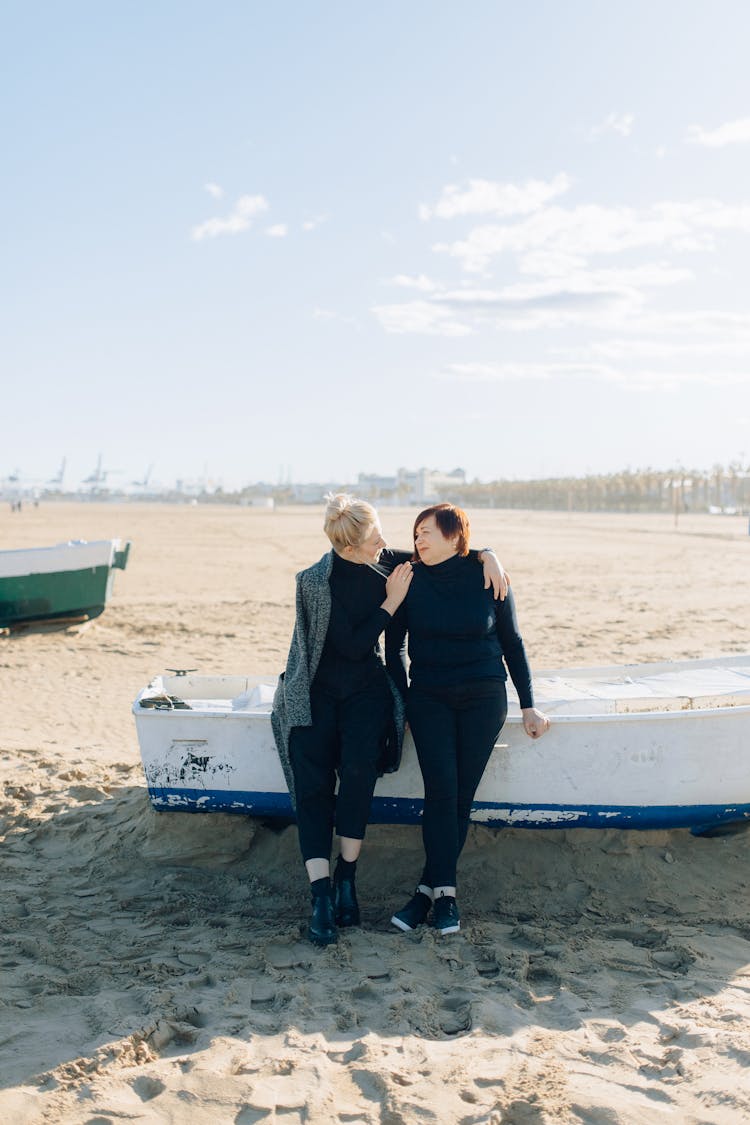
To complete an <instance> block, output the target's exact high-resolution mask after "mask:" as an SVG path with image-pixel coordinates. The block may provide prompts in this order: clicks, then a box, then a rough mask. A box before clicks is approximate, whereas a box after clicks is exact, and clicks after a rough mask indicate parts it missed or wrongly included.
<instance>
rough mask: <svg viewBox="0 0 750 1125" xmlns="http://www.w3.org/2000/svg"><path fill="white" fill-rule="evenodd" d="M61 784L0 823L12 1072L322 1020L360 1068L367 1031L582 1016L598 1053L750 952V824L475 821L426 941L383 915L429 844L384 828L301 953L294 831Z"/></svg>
mask: <svg viewBox="0 0 750 1125" xmlns="http://www.w3.org/2000/svg"><path fill="white" fill-rule="evenodd" d="M70 797H71V807H68V808H67V809H65V810H63V811H57V812H54V813H52V814H50V815H48V816H47V817H46V818H43V819H41V820H37V821H31V822H29V821H28V820H26V821H25V820H24V817H23V816H19V817H18V818H17V819H16V820H15V821H12V822H10V823H8V822H6V826H5V827H6V832H7V835H6V840H5V844H4V851H3V867H4V870H5V891H4V895H3V898H2V903H1V904H0V919H1V920H0V926H1V928H2V934H3V951H2V956H1V958H0V961H1V967H2V970H3V978H4V981H5V984H4V987H3V991H2V1003H3V1007H4V1011H3V1017H4V1018H3V1031H2V1033H1V1034H0V1046H1V1047H2V1062H1V1063H0V1084H1V1085H2V1086H3V1087H6V1088H7V1087H16V1086H28V1087H34V1088H35V1089H36V1091H38V1092H39V1093H44V1092H45V1091H50V1092H52V1091H54V1090H59V1089H62V1088H64V1087H70V1086H71V1085H78V1086H81V1085H85V1084H86V1083H87V1082H90V1081H92V1080H93V1079H94V1078H95V1077H96V1076H98V1075H102V1074H103V1073H111V1072H112V1071H113V1070H115V1069H117V1068H120V1071H121V1075H120V1076H121V1079H122V1080H127V1082H128V1083H129V1084H130V1085H131V1086H133V1088H135V1086H134V1084H135V1083H137V1082H140V1083H141V1086H143V1083H144V1082H145V1081H146V1079H145V1077H144V1076H143V1075H142V1076H141V1078H139V1073H141V1071H140V1070H139V1067H140V1065H141V1064H147V1063H149V1062H152V1061H153V1060H154V1059H163V1058H164V1057H165V1056H173V1057H175V1058H179V1059H180V1060H182V1063H183V1064H185V1065H187V1063H186V1060H187V1061H188V1062H189V1060H190V1059H191V1058H192V1057H196V1056H197V1055H198V1054H199V1053H200V1052H201V1051H202V1050H203V1049H205V1048H206V1047H207V1046H208V1044H209V1043H211V1042H212V1041H215V1040H216V1039H217V1037H223V1038H226V1039H228V1040H232V1041H235V1042H237V1043H240V1044H241V1043H243V1042H246V1041H248V1040H249V1039H251V1038H255V1037H258V1036H271V1035H277V1034H280V1033H284V1032H288V1033H289V1034H290V1035H309V1034H313V1033H314V1034H316V1035H318V1036H319V1038H320V1043H321V1045H322V1049H324V1050H325V1051H326V1053H328V1055H329V1057H331V1058H339V1057H340V1061H342V1062H345V1063H352V1062H356V1061H357V1059H358V1058H359V1057H360V1056H362V1054H363V1052H364V1053H365V1054H366V1050H365V1047H363V1046H362V1044H363V1043H364V1041H365V1038H366V1037H367V1035H368V1033H374V1034H375V1035H376V1036H378V1037H380V1038H381V1039H382V1038H386V1039H387V1038H388V1037H394V1036H396V1037H399V1036H401V1037H403V1036H408V1037H411V1038H412V1039H423V1040H455V1039H459V1038H461V1037H463V1036H465V1035H467V1034H469V1033H470V1032H472V1031H473V1032H477V1031H478V1032H481V1033H483V1034H485V1035H486V1036H489V1037H491V1038H492V1039H495V1038H496V1037H508V1036H512V1035H514V1034H516V1033H518V1032H519V1031H521V1030H523V1029H524V1028H531V1027H533V1028H536V1029H538V1030H540V1031H541V1032H543V1031H544V1029H549V1030H550V1031H554V1032H556V1033H559V1032H564V1031H567V1030H570V1029H573V1028H576V1027H579V1026H581V1025H582V1024H583V1023H586V1024H588V1025H590V1026H591V1027H592V1028H598V1029H599V1032H601V1034H600V1035H599V1038H598V1039H597V1044H598V1046H592V1061H593V1062H595V1057H594V1056H595V1054H596V1051H597V1050H602V1051H604V1050H607V1049H608V1047H607V1044H608V1042H609V1041H610V1040H609V1039H608V1036H610V1039H611V1040H612V1041H615V1040H617V1039H618V1037H619V1038H622V1036H623V1035H625V1034H627V1028H628V1026H629V1025H630V1024H633V1023H636V1022H641V1021H651V1022H656V1023H658V1024H659V1025H663V1027H665V1028H669V1027H670V1026H671V1022H670V1021H671V1020H672V1017H671V1016H670V1010H671V1009H674V1006H675V1004H680V1003H683V1004H688V1003H690V1002H692V1001H694V1000H696V999H697V998H708V997H711V996H712V995H715V994H717V993H718V992H720V991H721V990H723V989H725V988H726V987H727V986H728V985H729V984H730V983H731V981H732V979H733V977H734V976H735V974H736V973H737V972H738V971H740V970H741V969H743V968H744V967H745V966H746V965H747V964H748V962H749V961H750V926H748V923H747V920H746V911H745V899H744V894H745V891H744V888H745V885H746V884H745V880H746V869H747V867H746V865H747V857H748V850H749V849H748V845H749V843H750V838H749V837H748V836H747V835H742V836H736V837H724V838H721V839H715V840H702V839H695V838H693V837H691V836H690V835H689V834H688V833H687V832H685V831H675V832H669V833H667V832H649V833H636V832H630V833H628V832H616V831H599V832H597V831H592V830H589V831H587V830H573V831H561V832H551V831H548V832H533V831H527V830H506V831H505V832H503V833H500V834H496V833H493V832H491V831H489V830H486V829H483V828H476V827H475V828H472V830H471V833H470V837H469V841H468V842H467V847H466V849H465V852H464V855H463V857H462V861H461V889H460V902H461V907H462V915H463V920H462V925H463V929H462V931H461V933H460V934H457V935H453V936H451V937H448V938H440V937H438V936H436V935H435V934H434V933H433V932H432V931H431V930H430V929H429V928H427V927H422V928H421V929H420V930H418V931H416V932H415V933H413V934H402V933H400V932H397V931H395V929H393V927H392V926H391V925H390V923H389V919H390V915H391V913H392V912H393V910H394V909H395V908H397V907H398V906H400V905H401V904H402V902H403V900H404V899H405V898H406V897H408V896H409V895H410V894H411V891H412V888H413V885H414V882H415V876H416V874H417V873H418V872H419V870H420V867H421V841H420V835H419V831H418V830H417V829H413V828H389V827H385V826H376V827H373V828H372V829H371V830H370V833H369V835H368V841H367V844H366V847H365V851H364V853H363V859H362V860H361V861H360V872H359V891H360V899H361V903H362V908H363V926H362V928H361V929H357V930H350V931H345V932H343V933H342V935H341V937H340V940H339V943H338V944H337V945H335V946H331V947H329V948H327V949H316V948H313V947H312V946H310V945H309V944H308V943H307V942H306V941H305V940H304V923H305V921H306V917H307V912H308V895H307V890H306V886H305V883H304V879H303V872H302V868H301V862H300V860H299V857H298V853H297V841H296V832H295V829H294V827H288V828H286V829H283V830H279V829H275V828H272V827H270V826H266V825H262V824H260V823H259V822H256V821H252V820H250V819H249V818H246V817H232V816H228V815H225V814H210V815H196V814H189V813H155V812H154V811H153V810H152V809H151V807H150V805H149V804H148V800H147V795H146V791H145V789H143V788H140V787H124V788H121V789H119V790H116V791H115V792H113V793H112V794H110V795H109V796H105V795H104V794H101V793H98V792H97V791H96V790H94V789H92V790H90V791H87V790H86V788H85V786H84V787H82V786H79V787H77V790H76V791H75V792H72V791H71V795H70ZM73 802H75V804H74V805H73ZM719 939H721V940H719ZM618 1029H619V1030H618ZM358 1044H359V1045H358ZM358 1052H359V1054H358ZM660 1065H661V1064H657V1063H654V1064H653V1066H654V1067H655V1071H654V1077H655V1080H658V1079H659V1078H663V1076H664V1074H663V1073H661V1072H660V1071H659V1066H660ZM663 1065H664V1067H667V1066H669V1065H673V1064H672V1063H667V1062H665V1063H664V1064H663ZM128 1068H129V1069H128ZM126 1071H127V1074H128V1077H127V1079H126V1073H125V1072H126ZM363 1081H364V1079H363ZM149 1089H150V1087H149ZM143 1090H144V1091H145V1094H148V1090H146V1087H145V1086H144V1087H143ZM157 1092H158V1091H157ZM139 1096H140V1097H141V1099H142V1100H148V1098H147V1097H145V1095H144V1094H140V1095H139ZM148 1096H149V1097H150V1096H151V1095H148ZM511 1101H512V1099H510V1100H509V1101H507V1105H510V1104H511ZM524 1104H526V1103H525V1102H524ZM524 1112H525V1113H526V1114H527V1115H526V1116H524V1117H518V1120H519V1121H520V1120H523V1121H524V1122H529V1123H533V1122H534V1121H542V1120H543V1118H542V1117H541V1116H536V1117H535V1116H534V1115H533V1105H527V1109H526V1111H524ZM529 1113H531V1116H528V1114H529ZM254 1119H255V1118H253V1120H254ZM511 1119H515V1118H511V1117H509V1118H508V1120H511ZM243 1120H244V1119H243ZM247 1120H248V1121H249V1120H251V1118H249V1117H248V1118H247ZM505 1120H506V1118H505V1117H503V1121H505ZM545 1120H546V1119H545Z"/></svg>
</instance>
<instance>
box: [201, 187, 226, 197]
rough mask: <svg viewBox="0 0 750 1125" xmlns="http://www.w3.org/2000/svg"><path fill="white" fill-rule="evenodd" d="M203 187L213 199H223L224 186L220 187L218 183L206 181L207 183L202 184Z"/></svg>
mask: <svg viewBox="0 0 750 1125" xmlns="http://www.w3.org/2000/svg"><path fill="white" fill-rule="evenodd" d="M203 187H204V189H205V190H206V191H207V192H208V194H209V195H212V196H213V198H214V199H223V197H224V188H223V187H221V186H220V185H219V184H214V183H208V184H204V185H203Z"/></svg>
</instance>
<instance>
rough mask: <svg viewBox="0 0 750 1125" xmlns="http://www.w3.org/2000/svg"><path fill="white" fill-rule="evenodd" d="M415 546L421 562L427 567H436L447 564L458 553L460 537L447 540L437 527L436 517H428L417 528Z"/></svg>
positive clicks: (455, 536)
mask: <svg viewBox="0 0 750 1125" xmlns="http://www.w3.org/2000/svg"><path fill="white" fill-rule="evenodd" d="M414 546H415V548H416V551H417V554H418V555H419V558H420V561H421V562H423V563H424V564H425V566H436V565H437V563H441V562H445V560H446V559H449V558H450V557H451V555H455V554H456V553H457V551H458V536H457V535H454V537H453V538H452V539H446V538H445V536H444V535H443V533H442V531H441V530H440V528H439V527H438V525H437V522H436V520H435V517H434V516H428V517H427V519H426V520H422V522H421V523H420V524H418V526H417V530H416V531H415V533H414Z"/></svg>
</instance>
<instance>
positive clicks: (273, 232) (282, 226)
mask: <svg viewBox="0 0 750 1125" xmlns="http://www.w3.org/2000/svg"><path fill="white" fill-rule="evenodd" d="M288 233H289V228H288V226H287V225H286V223H274V225H273V226H272V227H266V234H267V235H268V237H269V238H286V236H287V234H288Z"/></svg>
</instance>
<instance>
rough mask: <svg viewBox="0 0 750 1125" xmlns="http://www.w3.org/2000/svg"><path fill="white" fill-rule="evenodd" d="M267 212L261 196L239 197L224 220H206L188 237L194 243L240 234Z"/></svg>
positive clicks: (266, 201) (265, 201)
mask: <svg viewBox="0 0 750 1125" xmlns="http://www.w3.org/2000/svg"><path fill="white" fill-rule="evenodd" d="M267 210H268V200H267V199H266V198H265V196H263V195H241V196H240V198H239V199H238V200H237V202H236V203H235V205H234V208H233V209H232V211H231V212H230V214H229V215H227V216H226V217H225V218H223V219H221V218H214V219H207V220H206V221H205V222H204V223H200V224H199V225H198V226H196V227H193V229H192V231H191V232H190V237H191V238H192V239H193V241H195V242H200V241H201V240H202V239H204V238H216V237H217V236H218V235H220V234H242V232H243V231H246V230H249V229H250V227H251V226H252V225H253V221H254V220H255V218H256V217H257V216H258V215H260V214H261V213H262V212H263V211H267Z"/></svg>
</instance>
